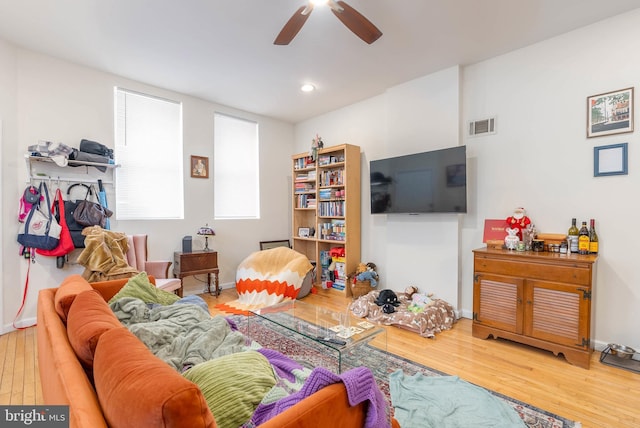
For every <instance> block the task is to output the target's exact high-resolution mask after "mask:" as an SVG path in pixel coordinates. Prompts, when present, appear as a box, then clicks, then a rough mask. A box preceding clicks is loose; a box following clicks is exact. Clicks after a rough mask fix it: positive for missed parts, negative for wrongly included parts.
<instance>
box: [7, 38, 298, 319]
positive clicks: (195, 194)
mask: <svg viewBox="0 0 640 428" xmlns="http://www.w3.org/2000/svg"><path fill="white" fill-rule="evenodd" d="M0 64H2V65H0V92H1V93H2V94H3V96H2V97H0V118H2V120H3V125H4V131H3V137H4V138H3V146H2V155H1V156H2V159H3V162H2V203H3V205H4V209H3V211H2V214H3V216H2V230H3V233H4V236H3V240H2V244H3V245H2V251H3V253H4V255H5V256H4V257H2V281H3V287H2V290H1V294H2V302H3V313H2V315H3V316H2V318H1V319H2V328H3V331H7V330H9V329H10V328H11V322H12V320H13V317H14V315H15V313H16V311H17V309H18V307H19V304H20V301H21V296H22V286H23V285H24V281H25V277H26V273H27V262H26V260H24V259H22V258H20V257H19V256H18V243H17V242H16V233H17V229H18V222H17V220H16V215H17V207H18V199H19V197H20V195H21V194H22V191H23V190H24V187H25V183H26V178H27V174H26V165H25V161H24V155H25V153H26V151H27V146H29V145H31V144H34V143H36V142H37V141H38V140H50V141H59V142H63V143H65V144H67V145H70V146H73V147H78V146H79V143H80V140H81V139H82V138H88V139H91V140H95V141H99V142H101V143H103V144H106V145H108V146H110V147H113V139H114V136H113V111H114V110H113V88H114V86H122V87H125V88H128V89H132V90H137V91H140V92H144V93H149V94H152V95H157V96H161V97H166V98H168V99H172V100H176V101H179V102H182V104H183V121H184V171H185V176H184V190H185V218H184V220H166V221H117V220H115V219H112V221H111V229H112V230H117V231H121V232H125V233H146V234H148V235H149V239H150V241H149V252H150V254H149V258H150V259H153V260H163V259H164V260H172V259H173V252H174V251H180V250H181V241H182V237H183V236H185V235H193V239H194V249H201V248H203V246H204V239H203V238H201V237H199V236H197V235H196V231H197V229H198V227H200V226H202V225H204V224H205V223H208V224H209V225H210V226H212V227H213V228H214V229H215V231H216V236H215V237H214V238H213V239H212V240H210V247H212V248H213V249H216V250H218V252H219V253H218V263H219V267H220V280H221V282H222V283H223V285H225V286H233V284H234V283H235V271H236V266H237V265H238V264H239V263H240V261H242V259H244V258H245V257H246V256H247V255H248V254H250V253H251V252H253V251H256V250H258V242H259V241H261V240H272V239H282V238H284V237H287V236H289V233H290V230H291V227H290V222H289V217H290V213H289V211H290V210H289V206H290V205H289V200H288V192H289V188H290V184H289V183H290V181H289V180H290V178H289V176H290V160H289V157H288V156H283V153H284V154H289V153H292V152H293V127H292V125H290V124H287V123H284V122H280V121H276V120H273V119H270V118H266V117H262V116H258V115H255V114H252V113H247V112H241V111H236V110H233V109H230V108H227V107H225V106H221V105H215V104H212V103H209V102H205V101H203V100H200V99H197V98H193V97H189V96H185V95H183V94H179V93H174V92H170V91H166V90H163V89H160V88H156V87H151V86H148V85H145V84H142V83H139V82H134V81H131V80H127V79H124V78H121V77H118V76H115V75H111V74H108V73H103V72H99V71H96V70H93V69H89V68H86V67H81V66H78V65H75V64H71V63H69V62H66V61H62V60H59V59H55V58H51V57H48V56H44V55H40V54H37V53H34V52H31V51H26V50H23V49H19V48H16V47H14V46H12V45H9V44H6V43H4V42H2V43H0ZM5 93H6V94H8V95H9V96H8V97H7V98H6V100H5V97H4V94H5ZM216 111H219V112H223V113H228V114H233V115H235V116H238V117H243V118H246V119H250V120H255V121H256V122H258V124H259V133H260V142H261V146H260V178H261V182H262V183H263V184H264V185H263V186H261V192H262V193H261V200H262V205H261V219H260V220H225V221H215V220H214V218H213V178H211V179H208V180H202V179H193V178H191V177H190V174H189V170H190V168H189V158H190V155H198V156H207V157H209V158H210V164H211V165H213V162H212V160H213V115H214V112H216ZM152 185H153V184H152V183H141V185H140V191H145V188H146V186H152ZM107 190H108V192H109V193H110V196H111V198H110V201H109V202H110V204H109V205H110V207H114V205H115V202H114V199H113V189H112V188H108V189H107ZM239 197H241V195H239ZM158 203H171V201H162V200H161V201H158ZM82 270H83V268H82V267H80V266H70V265H65V268H64V269H57V268H56V267H55V258H47V257H41V256H38V257H37V262H36V263H35V264H33V265H31V274H30V283H29V293H28V300H27V305H26V307H25V311H24V314H23V317H22V322H20V323H18V325H20V324H22V325H29V324H31V323H33V322H34V321H35V319H34V318H35V314H36V299H37V293H38V290H40V289H42V288H48V287H55V286H57V285H58V284H59V283H60V282H61V281H62V279H63V278H65V277H66V276H68V275H70V274H72V273H81V272H82ZM201 279H204V278H201ZM185 281H186V284H187V286H189V285H194V286H196V287H198V288H199V289H201V285H200V283H199V282H197V281H196V280H194V279H193V278H186V279H185Z"/></svg>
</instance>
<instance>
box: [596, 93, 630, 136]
mask: <svg viewBox="0 0 640 428" xmlns="http://www.w3.org/2000/svg"><path fill="white" fill-rule="evenodd" d="M625 132H633V88H627V89H621V90H619V91H614V92H607V93H604V94H598V95H592V96H590V97H588V98H587V138H592V137H601V136H603V135H611V134H623V133H625Z"/></svg>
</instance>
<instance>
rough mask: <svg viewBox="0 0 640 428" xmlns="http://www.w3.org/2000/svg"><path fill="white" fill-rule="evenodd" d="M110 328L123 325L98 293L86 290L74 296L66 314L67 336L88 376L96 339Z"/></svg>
mask: <svg viewBox="0 0 640 428" xmlns="http://www.w3.org/2000/svg"><path fill="white" fill-rule="evenodd" d="M112 328H124V327H123V325H122V324H121V323H120V321H118V318H116V316H115V314H114V313H113V311H111V308H110V307H109V305H108V304H107V302H105V301H104V299H103V298H102V296H101V295H100V293H98V292H97V291H96V290H88V291H83V292H82V293H80V294H78V295H77V296H76V298H75V300H74V301H73V303H72V304H71V308H70V309H69V314H68V316H67V337H68V338H69V343H71V347H72V348H73V350H74V352H75V353H76V355H77V357H78V360H80V363H81V364H82V366H83V367H84V369H85V371H86V372H87V375H89V377H90V378H91V375H92V369H93V354H94V352H95V350H96V345H97V343H98V339H99V338H100V336H101V335H102V333H104V332H105V331H107V330H111V329H112Z"/></svg>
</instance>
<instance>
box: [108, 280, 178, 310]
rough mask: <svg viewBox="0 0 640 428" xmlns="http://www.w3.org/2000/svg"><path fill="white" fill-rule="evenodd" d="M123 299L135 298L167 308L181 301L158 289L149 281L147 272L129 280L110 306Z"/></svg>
mask: <svg viewBox="0 0 640 428" xmlns="http://www.w3.org/2000/svg"><path fill="white" fill-rule="evenodd" d="M122 297H135V298H137V299H140V300H142V301H143V302H145V303H159V304H161V305H165V306H166V305H170V304H172V303H175V302H177V301H178V300H180V297H179V296H177V295H175V294H173V293H169V292H168V291H164V290H160V289H158V288H156V286H155V285H153V284H152V283H151V281H149V277H148V276H147V273H146V272H140V273H139V274H137V275H136V276H133V277H131V278H129V281H128V282H127V283H126V284H125V286H124V287H122V288H121V289H120V291H118V294H116V295H115V296H113V297H112V298H111V300H109V304H111V303H113V302H115V301H116V300H118V299H120V298H122Z"/></svg>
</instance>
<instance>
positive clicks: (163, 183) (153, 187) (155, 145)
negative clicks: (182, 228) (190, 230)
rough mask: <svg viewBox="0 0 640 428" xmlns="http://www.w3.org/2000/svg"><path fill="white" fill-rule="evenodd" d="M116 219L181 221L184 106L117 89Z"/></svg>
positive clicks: (182, 216)
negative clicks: (117, 164) (118, 166)
mask: <svg viewBox="0 0 640 428" xmlns="http://www.w3.org/2000/svg"><path fill="white" fill-rule="evenodd" d="M115 104H116V108H115V116H116V117H115V135H116V142H115V156H116V161H117V163H119V164H120V165H121V167H120V168H118V169H116V218H117V219H118V220H141V219H182V218H184V200H183V199H184V198H183V154H182V105H181V104H180V103H178V102H174V101H170V100H166V99H161V98H156V97H152V96H149V95H144V94H140V93H136V92H131V91H127V90H124V89H121V88H116V89H115Z"/></svg>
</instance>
